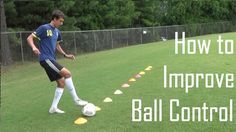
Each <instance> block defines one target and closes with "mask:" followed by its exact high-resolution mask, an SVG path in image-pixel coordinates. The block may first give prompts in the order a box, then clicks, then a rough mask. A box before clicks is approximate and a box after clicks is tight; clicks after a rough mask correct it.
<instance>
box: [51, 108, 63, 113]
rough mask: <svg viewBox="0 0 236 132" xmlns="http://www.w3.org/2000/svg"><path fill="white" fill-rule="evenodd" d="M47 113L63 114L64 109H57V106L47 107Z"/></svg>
mask: <svg viewBox="0 0 236 132" xmlns="http://www.w3.org/2000/svg"><path fill="white" fill-rule="evenodd" d="M49 113H51V114H53V113H58V114H64V113H65V111H62V110H60V109H58V108H52V107H51V108H50V109H49Z"/></svg>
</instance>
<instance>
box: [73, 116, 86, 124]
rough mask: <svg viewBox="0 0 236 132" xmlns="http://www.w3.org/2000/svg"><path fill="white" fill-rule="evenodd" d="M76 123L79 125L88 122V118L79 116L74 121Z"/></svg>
mask: <svg viewBox="0 0 236 132" xmlns="http://www.w3.org/2000/svg"><path fill="white" fill-rule="evenodd" d="M74 123H75V124H77V125H82V124H85V123H87V119H85V118H83V117H79V118H78V119H76V120H75V121H74Z"/></svg>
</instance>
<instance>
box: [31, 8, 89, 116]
mask: <svg viewBox="0 0 236 132" xmlns="http://www.w3.org/2000/svg"><path fill="white" fill-rule="evenodd" d="M63 22H64V14H63V12H61V11H60V10H54V11H53V13H52V19H51V22H50V23H49V24H45V25H41V26H40V27H38V29H36V31H35V32H33V33H32V34H31V35H29V36H28V38H27V42H28V44H29V46H30V47H31V48H32V51H33V52H34V54H36V55H38V56H39V62H40V65H41V66H42V67H43V68H44V70H45V71H46V73H47V75H48V77H49V79H50V81H56V82H57V87H56V91H55V95H54V99H53V101H52V105H51V108H50V109H49V113H60V114H61V113H65V112H64V111H62V110H60V109H59V108H58V107H57V105H58V103H59V101H60V99H61V96H62V94H63V91H64V87H65V86H66V87H67V88H68V90H69V91H70V94H71V96H72V98H73V100H74V102H75V104H76V105H79V106H84V105H86V104H87V103H88V102H87V101H84V100H82V99H80V98H79V97H78V96H77V94H76V90H75V87H74V84H73V81H72V77H71V73H70V71H69V70H68V69H66V68H65V67H63V66H61V65H60V64H59V63H57V62H56V55H55V52H56V50H57V51H58V52H59V53H61V54H62V55H64V57H65V58H68V59H72V60H74V59H75V56H74V55H72V54H66V53H65V52H64V51H63V49H62V48H61V46H60V43H61V42H62V37H61V33H60V31H59V30H58V29H57V28H58V27H59V26H61V25H62V24H63ZM33 38H37V39H38V40H39V49H38V48H37V47H36V46H35V44H34V41H33Z"/></svg>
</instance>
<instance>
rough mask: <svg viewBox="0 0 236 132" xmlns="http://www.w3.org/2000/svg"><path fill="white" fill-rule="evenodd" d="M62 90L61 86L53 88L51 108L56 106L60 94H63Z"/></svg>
mask: <svg viewBox="0 0 236 132" xmlns="http://www.w3.org/2000/svg"><path fill="white" fill-rule="evenodd" d="M63 91H64V89H63V88H58V87H57V88H56V90H55V95H54V98H53V101H52V106H51V107H53V108H57V105H58V103H59V101H60V99H61V96H62V94H63Z"/></svg>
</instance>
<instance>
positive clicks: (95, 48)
mask: <svg viewBox="0 0 236 132" xmlns="http://www.w3.org/2000/svg"><path fill="white" fill-rule="evenodd" d="M92 32H93V39H94V51H97V44H96V37H95V31H92Z"/></svg>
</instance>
